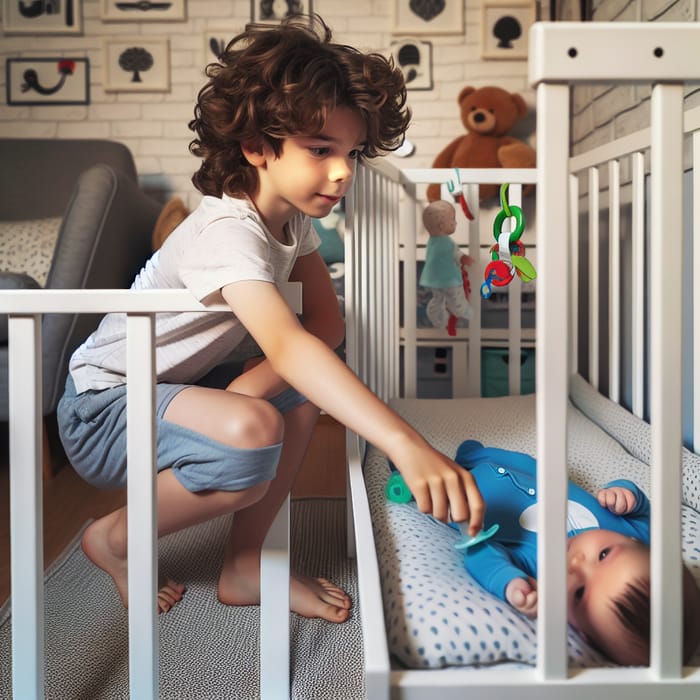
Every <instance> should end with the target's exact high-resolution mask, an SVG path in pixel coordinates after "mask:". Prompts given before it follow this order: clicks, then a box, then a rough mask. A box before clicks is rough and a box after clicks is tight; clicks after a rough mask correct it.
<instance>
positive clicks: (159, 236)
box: [151, 197, 190, 252]
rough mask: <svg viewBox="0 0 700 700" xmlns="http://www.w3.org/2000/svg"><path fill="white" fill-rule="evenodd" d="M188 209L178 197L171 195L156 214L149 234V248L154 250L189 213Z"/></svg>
mask: <svg viewBox="0 0 700 700" xmlns="http://www.w3.org/2000/svg"><path fill="white" fill-rule="evenodd" d="M189 213H190V212H189V210H188V209H187V207H186V206H185V203H184V202H183V201H182V200H181V199H180V198H179V197H173V199H171V200H170V201H169V202H166V204H165V206H164V207H163V209H162V210H161V212H160V214H159V215H158V219H157V220H156V223H155V225H154V227H153V234H152V235H151V248H152V249H153V251H154V252H155V251H156V250H158V248H160V247H161V245H163V241H165V239H166V238H167V237H168V236H169V235H170V234H171V233H172V232H173V231H174V230H175V229H176V228H177V226H178V224H180V223H182V222H183V221H184V220H185V219H186V218H187V216H188V215H189Z"/></svg>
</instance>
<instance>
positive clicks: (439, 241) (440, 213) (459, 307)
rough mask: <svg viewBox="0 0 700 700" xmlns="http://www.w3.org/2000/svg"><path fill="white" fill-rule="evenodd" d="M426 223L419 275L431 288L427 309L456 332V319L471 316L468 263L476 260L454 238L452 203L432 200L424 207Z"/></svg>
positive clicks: (435, 320) (433, 320) (433, 318)
mask: <svg viewBox="0 0 700 700" xmlns="http://www.w3.org/2000/svg"><path fill="white" fill-rule="evenodd" d="M423 225H424V226H425V229H426V231H427V232H428V234H429V236H430V237H429V238H428V245H427V247H426V249H425V265H424V266H423V270H422V272H421V275H420V279H419V283H420V285H421V286H422V287H426V288H427V289H429V290H430V291H431V298H430V300H429V301H428V305H427V307H426V310H425V311H426V314H427V316H428V319H429V320H430V323H432V324H433V326H435V328H446V329H447V330H448V333H449V334H450V335H455V334H456V328H455V327H456V320H457V319H458V318H464V319H467V320H469V319H470V318H471V317H472V308H471V306H470V305H469V291H468V290H469V276H468V275H467V271H466V269H465V267H466V266H468V265H471V264H472V263H473V262H474V260H473V258H472V257H470V256H469V255H464V254H463V253H462V251H461V250H460V249H459V247H458V246H457V244H456V243H455V242H454V240H453V239H452V238H451V235H452V234H453V233H454V232H455V229H456V228H457V215H456V212H455V207H454V205H453V204H451V203H450V202H447V201H444V200H439V201H437V202H432V203H431V204H429V205H428V206H427V207H426V208H425V210H424V211H423Z"/></svg>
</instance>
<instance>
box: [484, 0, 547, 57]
mask: <svg viewBox="0 0 700 700" xmlns="http://www.w3.org/2000/svg"><path fill="white" fill-rule="evenodd" d="M534 21H535V3H534V1H533V0H483V4H482V6H481V56H482V58H498V59H520V60H527V57H528V53H529V49H530V46H529V36H530V27H531V26H532V24H533V22H534Z"/></svg>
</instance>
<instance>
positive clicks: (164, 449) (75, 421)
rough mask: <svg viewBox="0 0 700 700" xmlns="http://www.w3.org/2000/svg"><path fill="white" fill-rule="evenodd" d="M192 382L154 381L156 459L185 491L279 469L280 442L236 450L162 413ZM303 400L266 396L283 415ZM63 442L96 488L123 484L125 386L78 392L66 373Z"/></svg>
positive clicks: (258, 478) (245, 484)
mask: <svg viewBox="0 0 700 700" xmlns="http://www.w3.org/2000/svg"><path fill="white" fill-rule="evenodd" d="M189 386H191V385H190V384H165V383H158V384H156V429H157V448H156V464H157V469H158V471H161V470H163V469H172V470H173V473H174V474H175V476H176V478H177V479H178V481H180V483H181V484H182V485H183V486H184V487H185V488H186V489H188V490H189V491H204V490H208V489H214V490H217V491H240V490H243V489H247V488H250V487H251V486H255V485H256V484H259V483H263V482H266V481H270V480H272V479H273V478H274V477H275V474H276V473H277V463H278V462H279V457H280V452H281V450H282V443H278V444H275V445H268V446H267V447H261V448H257V449H240V448H235V447H230V446H229V445H225V444H223V443H220V442H217V441H216V440H213V439H212V438H210V437H207V436H205V435H201V434H200V433H197V432H195V431H194V430H190V429H189V428H185V427H183V426H181V425H177V424H176V423H172V422H170V421H167V420H165V419H164V418H163V414H164V413H165V410H166V408H167V407H168V404H169V403H170V401H171V400H172V399H173V397H174V396H175V395H176V394H178V393H179V392H180V391H182V390H183V389H187V388H188V387H189ZM305 401H306V398H305V397H304V396H302V395H301V394H300V393H299V392H297V391H296V390H295V389H291V388H290V389H287V390H286V391H283V392H282V393H280V394H279V395H278V396H275V397H274V398H272V399H270V403H271V404H272V405H273V406H274V407H275V408H276V409H277V410H278V411H279V412H280V413H282V414H284V413H287V412H288V411H291V410H292V409H294V408H296V407H297V406H300V405H301V404H302V403H304V402H305ZM57 417H58V427H59V433H60V436H61V442H62V443H63V447H64V449H65V451H66V455H67V457H68V459H69V460H70V462H71V464H72V465H73V468H74V469H75V470H76V472H78V474H80V476H82V477H83V479H85V480H86V481H87V482H88V483H90V484H92V485H94V486H97V487H99V488H123V487H125V486H126V474H127V464H126V385H121V386H117V387H112V388H110V389H102V390H100V391H92V390H88V391H84V392H82V393H81V394H76V391H75V385H74V384H73V380H72V378H71V376H70V374H69V375H68V378H67V380H66V389H65V392H64V394H63V397H62V398H61V400H60V401H59V404H58V409H57Z"/></svg>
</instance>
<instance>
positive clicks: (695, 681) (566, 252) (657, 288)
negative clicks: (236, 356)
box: [346, 22, 700, 700]
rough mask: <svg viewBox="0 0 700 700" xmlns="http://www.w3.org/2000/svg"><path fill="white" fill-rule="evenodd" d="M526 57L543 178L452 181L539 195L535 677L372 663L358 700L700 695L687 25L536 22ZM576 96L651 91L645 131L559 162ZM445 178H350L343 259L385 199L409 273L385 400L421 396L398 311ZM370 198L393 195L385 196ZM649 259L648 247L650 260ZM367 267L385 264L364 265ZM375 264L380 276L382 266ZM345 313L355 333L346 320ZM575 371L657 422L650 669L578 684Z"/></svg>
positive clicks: (697, 36)
mask: <svg viewBox="0 0 700 700" xmlns="http://www.w3.org/2000/svg"><path fill="white" fill-rule="evenodd" d="M622 44H624V46H625V47H626V58H625V61H624V62H620V61H619V59H613V58H611V56H612V55H613V54H614V55H615V56H616V55H617V52H618V47H619V46H620V45H622ZM530 47H531V64H530V79H531V82H532V83H533V84H534V85H536V86H537V120H538V123H537V128H538V134H540V137H539V138H538V142H537V151H538V155H537V157H538V163H537V171H536V175H535V174H534V173H529V172H520V173H508V174H505V173H504V172H503V171H498V172H495V173H488V172H478V171H474V172H470V171H460V179H461V181H462V182H463V183H467V184H465V186H464V193H465V195H466V196H467V198H468V200H469V201H472V198H473V197H474V193H475V190H474V188H475V187H476V186H477V185H478V183H480V182H481V183H486V182H492V181H493V180H492V179H491V178H496V179H495V181H496V182H503V181H504V180H506V181H511V182H521V183H523V184H525V183H528V182H532V181H535V182H536V198H537V213H536V226H537V269H538V280H537V302H536V303H537V328H536V347H537V354H536V375H537V399H536V400H537V459H538V493H539V498H540V502H541V503H542V505H543V507H541V508H540V509H539V510H538V513H539V522H538V532H539V536H538V537H539V540H538V542H539V545H538V572H539V576H538V584H539V590H540V605H539V616H538V630H537V633H538V665H537V667H536V668H535V669H532V670H531V671H530V670H520V669H518V670H515V671H508V670H506V669H504V668H502V667H499V669H498V671H497V672H495V673H493V674H490V673H489V672H488V671H483V670H479V671H474V670H464V671H460V670H453V669H451V670H450V671H449V672H445V673H442V672H435V671H431V672H430V673H427V672H423V671H419V670H415V671H413V670H406V671H403V670H402V671H398V670H396V671H390V670H389V665H388V663H387V664H386V665H383V666H382V665H381V664H379V663H377V664H375V665H374V666H373V667H371V668H368V678H369V675H370V674H371V676H372V678H371V683H370V682H368V688H370V687H371V688H372V689H374V690H375V691H376V694H375V695H370V694H369V693H368V696H369V697H388V695H389V694H391V695H392V697H397V698H398V697H401V698H426V697H432V696H437V695H436V694H437V693H439V696H440V697H441V698H457V697H464V693H465V689H467V688H468V689H469V692H474V693H478V694H479V697H485V698H504V697H509V696H510V695H511V694H512V692H513V691H514V690H517V693H518V695H519V696H522V697H525V698H560V697H563V696H566V697H567V698H569V697H571V698H584V697H585V698H589V697H590V695H591V693H595V692H599V693H601V694H602V695H603V696H605V697H611V696H612V695H613V694H614V695H615V697H624V698H649V699H650V700H651V698H658V697H660V696H661V695H662V694H663V693H666V692H669V693H670V694H671V696H672V697H674V698H686V697H687V698H690V697H696V696H697V693H698V688H699V687H700V670H699V669H689V668H685V669H684V668H682V662H681V658H682V649H681V640H680V636H679V635H678V633H677V631H678V630H679V629H681V627H682V625H681V612H682V610H681V605H682V603H681V600H682V598H681V595H680V591H681V588H680V585H681V579H680V572H681V547H680V542H681V529H680V507H681V504H680V502H679V494H680V492H681V444H682V440H681V431H680V426H681V423H682V409H681V396H682V394H683V391H682V386H681V378H682V369H681V368H682V362H681V360H682V358H681V343H682V337H683V325H684V320H685V322H687V321H688V320H689V319H690V318H692V319H693V320H692V324H693V342H692V348H693V350H692V356H693V358H697V357H698V356H700V291H699V290H700V285H698V284H697V283H695V284H693V285H692V287H690V288H688V287H686V288H684V287H683V276H684V275H686V274H688V271H689V270H691V271H694V274H695V275H697V274H699V273H698V270H700V267H698V260H700V246H698V245H695V246H694V247H693V261H694V262H693V263H692V264H688V265H686V268H685V269H684V270H682V268H683V266H682V263H681V262H680V260H679V258H680V257H681V255H682V254H681V253H679V251H682V250H683V239H682V231H683V225H684V215H683V199H682V192H683V181H682V177H683V168H684V167H686V168H692V169H693V172H695V166H694V163H695V160H694V156H697V155H700V136H698V135H697V133H696V132H698V129H700V115H699V114H698V113H697V110H696V111H690V112H688V113H685V114H684V111H683V87H682V81H684V80H695V81H697V80H698V79H700V61H698V60H697V59H698V58H700V26H698V25H697V24H696V23H655V24H654V25H648V24H645V23H617V22H616V23H603V22H595V23H590V22H586V23H536V24H535V26H534V27H533V29H532V32H531V37H530ZM691 57H694V58H695V59H696V60H695V61H693V60H692V58H691ZM584 82H605V83H611V82H612V83H625V82H632V83H635V82H647V83H652V84H653V87H652V97H651V127H650V128H649V129H645V130H643V131H641V132H639V133H637V134H633V135H630V136H626V137H625V138H622V139H619V140H617V141H615V142H614V143H613V144H611V145H610V146H605V147H601V148H599V149H594V150H593V151H590V152H589V153H586V154H583V155H580V156H576V157H574V158H570V157H569V118H568V115H569V108H570V107H569V92H570V88H571V86H573V85H576V84H578V83H584ZM691 132H692V135H691ZM684 133H685V134H686V136H685V137H684ZM684 147H685V154H686V158H685V161H684ZM649 173H651V176H650V178H648V177H647V176H648V174H649ZM453 177H454V172H453V171H430V170H426V171H421V170H402V171H398V170H396V169H393V168H392V167H391V164H387V163H384V164H382V165H381V167H374V166H373V167H372V168H371V169H364V170H361V171H360V173H359V174H358V186H357V188H356V194H355V202H354V209H352V210H351V211H350V215H349V217H348V221H349V224H350V226H349V228H348V233H347V234H346V235H347V236H348V237H349V240H348V239H346V246H347V250H348V251H353V250H354V251H356V252H357V255H356V257H355V258H353V263H354V264H355V265H356V266H358V267H365V266H367V265H368V264H369V265H372V264H375V262H374V259H373V258H366V257H364V248H363V247H362V246H372V245H373V243H374V242H376V241H377V240H381V237H382V236H383V235H384V229H383V228H382V227H381V226H380V225H379V224H378V222H377V220H376V214H375V208H376V207H377V206H378V202H380V201H381V202H383V204H382V205H381V206H383V207H388V208H389V209H390V210H391V211H393V212H394V215H395V216H396V219H397V221H399V222H400V226H399V228H400V235H399V237H398V240H396V237H395V238H393V239H392V244H391V246H392V250H393V255H395V256H396V259H397V260H399V259H400V260H401V261H402V262H403V265H404V270H403V280H402V292H401V293H402V294H403V308H404V316H403V318H402V319H400V321H399V327H398V330H397V329H396V328H394V329H392V331H391V332H392V333H394V334H398V336H399V345H400V346H402V347H403V349H404V352H405V358H404V372H405V375H406V376H405V377H404V378H403V379H404V384H403V385H402V386H400V387H399V388H398V389H397V387H396V383H395V382H396V381H397V379H396V377H395V376H394V377H393V380H392V381H393V383H392V384H391V386H393V387H394V393H390V394H389V396H399V395H404V396H414V395H415V393H414V389H415V387H414V386H412V385H411V381H412V378H413V377H415V366H414V365H412V364H411V363H412V359H411V358H412V357H413V356H414V350H415V348H416V347H418V346H419V344H420V340H421V339H420V337H419V334H418V332H417V329H415V328H414V327H411V320H410V318H409V316H410V314H409V313H407V312H406V310H407V309H410V310H412V309H414V308H415V292H414V290H415V277H413V278H411V275H412V274H414V272H413V271H414V270H415V260H416V258H415V257H412V256H413V253H412V251H414V252H415V250H416V240H417V238H416V230H417V225H416V221H417V220H418V219H417V216H416V214H417V212H416V208H417V206H419V204H417V202H419V189H418V188H420V187H421V185H422V184H423V183H426V182H436V181H443V182H446V181H449V180H450V179H451V178H453ZM499 178H500V179H499ZM530 178H533V179H530ZM647 180H648V182H647ZM699 181H700V178H697V177H695V178H694V184H693V189H692V199H693V201H694V202H697V201H700V198H699V197H698V195H699V194H700V185H699V184H698V182H699ZM380 183H387V184H382V185H381V186H380ZM383 188H384V189H383ZM647 191H648V192H649V195H647ZM387 193H388V194H387ZM423 206H424V203H423ZM582 206H583V207H585V208H583V209H582V208H581V207H582ZM625 206H628V207H629V209H630V212H631V214H630V219H631V222H630V224H629V232H630V233H629V235H628V236H626V234H624V233H623V227H622V226H621V223H620V211H621V209H623V208H624V207H625ZM603 212H605V214H603ZM603 219H605V222H606V223H605V227H606V231H609V233H607V238H608V246H607V247H606V246H604V245H603V241H602V239H601V229H600V225H601V221H602V220H603ZM586 220H587V231H585V235H587V237H588V241H587V242H588V245H587V247H586V248H585V249H584V248H583V247H582V246H581V245H579V237H583V235H584V231H583V226H585V225H586ZM694 226H695V229H694V235H692V239H693V240H694V241H697V240H698V226H700V213H698V207H697V206H696V207H694ZM566 232H569V235H566ZM468 238H469V243H470V253H471V254H472V255H473V256H474V257H476V256H475V255H474V251H475V250H476V248H475V247H474V244H475V243H477V242H476V241H474V239H473V237H472V235H471V232H470V233H469V236H468ZM368 240H369V241H370V242H369V243H368V242H367V241H368ZM646 245H650V248H649V249H648V252H645V246H646ZM625 246H627V247H625ZM601 252H602V253H603V255H602V257H601ZM372 254H373V255H377V254H378V253H377V251H376V250H375V251H373V253H372ZM368 260H370V261H371V262H369V263H368V262H366V261H368ZM608 260H609V262H608ZM377 264H379V263H377ZM386 264H387V263H386V262H384V261H382V262H381V265H383V266H384V265H386ZM693 266H694V267H693ZM580 270H585V273H584V272H580ZM604 273H607V275H608V279H607V282H608V284H609V286H610V289H611V293H610V295H609V299H608V303H607V305H606V308H605V309H603V308H602V303H601V302H602V297H601V295H600V293H599V290H600V288H601V287H604V286H605V282H603V281H602V280H603V275H604ZM352 274H353V276H354V281H353V284H354V285H355V287H353V295H352V297H351V298H349V299H348V300H347V301H348V302H349V304H350V311H349V315H350V316H351V317H352V319H351V321H352V327H349V329H348V334H349V338H350V339H351V340H352V343H351V346H352V352H351V353H350V354H349V361H350V363H351V365H352V366H354V367H355V368H356V369H358V371H359V373H360V376H363V377H364V376H365V372H366V370H367V369H368V366H369V365H370V364H371V358H372V354H371V352H370V353H369V354H368V355H366V356H363V353H365V352H367V350H366V349H365V348H364V345H363V342H364V341H363V337H364V335H365V334H367V333H375V332H376V328H377V324H376V323H375V325H372V324H373V321H371V320H368V319H372V318H373V316H372V314H378V313H379V312H378V311H376V310H373V309H372V308H369V310H368V311H367V316H365V309H366V307H371V305H372V295H371V293H370V292H371V286H370V285H369V284H365V283H363V282H362V279H359V280H358V278H356V277H355V275H356V274H358V275H361V274H365V275H371V274H372V273H371V272H368V271H365V272H363V273H360V272H357V273H356V272H352ZM584 274H585V277H584V276H583V275H584ZM695 279H697V278H695ZM363 284H365V286H364V287H363ZM356 287H359V288H356ZM621 289H631V290H632V291H630V292H626V294H628V295H629V296H630V299H628V300H627V301H630V300H631V307H632V312H631V318H627V317H625V316H624V315H623V311H622V308H623V307H624V306H625V303H624V302H625V301H626V299H625V298H622V297H621V295H622V294H624V293H625V292H622V291H620V290H621ZM565 290H568V293H567V292H565ZM684 292H685V293H684ZM645 298H646V299H647V300H648V301H646V302H645ZM691 304H692V305H691ZM353 305H356V306H354V308H355V309H357V310H358V311H357V316H358V318H355V317H354V315H353V314H354V312H353ZM586 307H587V308H588V318H586V319H584V318H583V316H582V315H580V309H581V308H584V309H585V308H586ZM691 314H692V316H691ZM472 326H473V327H472ZM370 328H372V330H370ZM509 332H510V331H509ZM464 336H465V340H466V344H467V346H468V348H469V350H468V353H469V355H468V356H469V362H470V365H469V369H468V370H467V376H468V379H467V386H468V389H469V391H472V392H473V390H474V388H475V384H474V379H473V376H472V375H471V374H470V372H472V371H474V367H475V366H476V367H478V357H477V352H476V350H477V349H478V347H479V345H480V343H481V342H483V338H484V335H483V331H482V329H481V327H480V319H479V317H478V314H476V318H475V319H472V320H471V321H470V328H468V329H466V331H464ZM388 337H389V336H387V338H388ZM516 337H517V332H516ZM564 339H566V341H565V340H564ZM377 342H389V341H388V339H387V340H386V341H385V340H384V339H382V340H381V341H377V340H376V339H373V343H374V344H375V345H376V344H377ZM455 342H457V341H455ZM601 345H606V348H605V353H604V354H602V353H601V352H600V349H599V348H600V346H601ZM370 347H373V346H370ZM392 347H393V346H392ZM608 348H609V349H608ZM388 352H391V349H389V350H388ZM355 363H356V364H355ZM699 365H700V363H698V361H697V360H695V362H694V364H693V367H692V372H693V375H692V376H693V377H694V379H693V382H692V385H693V388H692V389H691V392H692V402H693V403H692V406H693V413H694V429H693V440H694V446H695V448H696V449H697V445H698V444H700V443H699V442H698V441H699V440H700V430H698V426H699V425H700V404H699V401H700V398H699V395H700V366H699ZM371 371H372V372H380V371H381V370H379V369H375V368H372V370H371ZM576 372H580V373H582V374H584V376H586V377H587V378H589V380H590V381H591V383H592V384H593V385H594V386H596V387H597V388H599V389H600V390H601V391H603V392H604V393H607V394H608V395H609V396H610V398H611V400H613V401H615V402H621V403H624V402H625V401H624V399H625V396H624V395H625V393H629V394H630V396H631V397H632V398H631V400H630V404H631V408H632V410H633V411H634V412H635V413H637V415H640V416H644V417H645V418H646V417H647V414H648V417H649V419H650V423H651V460H650V461H651V470H652V485H651V489H652V492H653V502H654V507H653V509H652V514H651V552H652V554H651V557H652V563H651V579H652V601H651V604H652V621H651V659H650V666H649V667H648V668H646V669H585V670H580V671H573V670H570V669H569V668H568V660H567V645H566V626H567V625H566V613H565V611H566V601H565V590H566V586H565V532H566V528H565V522H566V492H567V474H566V470H565V469H562V465H565V464H566V463H567V434H566V433H567V425H566V416H567V405H568V385H569V379H570V376H571V374H572V373H576ZM647 373H648V374H647ZM370 375H371V373H370ZM399 383H400V382H399ZM511 387H512V384H511ZM645 387H648V396H645ZM474 393H475V392H474ZM647 402H648V408H647V407H646V406H647ZM348 445H349V464H350V483H351V486H352V488H353V490H354V489H355V488H358V489H363V488H364V485H363V482H362V474H361V466H358V465H359V463H360V459H361V456H362V450H363V445H362V444H361V442H360V441H355V440H354V439H352V436H349V439H348ZM355 501H357V503H358V504H359V506H354V507H356V508H358V507H359V508H362V509H365V508H366V502H365V501H364V500H363V498H362V494H359V495H358V494H355V493H353V502H355ZM369 534H370V535H371V528H370V533H369ZM368 536H369V535H368ZM373 557H375V558H376V553H374V552H373V551H372V549H371V548H370V549H369V553H367V552H365V553H360V552H358V571H359V570H360V568H361V564H360V562H361V561H362V560H363V559H366V560H368V561H367V562H366V563H365V564H364V565H363V566H365V567H366V568H367V569H368V570H371V569H372V568H373V566H374V565H375V564H376V561H374V562H373V560H372V559H373ZM360 578H362V573H361V571H360ZM374 580H375V581H377V580H378V576H376V575H375V578H374ZM361 585H362V581H361ZM368 589H369V586H368ZM368 595H370V596H371V598H370V599H369V602H368V599H367V598H365V597H364V596H363V598H362V601H363V602H362V605H363V607H365V606H368V607H369V609H370V610H371V614H372V615H373V616H375V618H374V619H373V620H372V623H374V625H375V626H373V630H374V631H373V632H368V631H367V629H366V626H365V639H366V642H367V641H369V643H370V644H371V645H372V646H373V647H374V648H377V649H378V651H377V657H376V658H377V659H383V660H386V661H388V652H387V649H386V645H385V643H384V641H383V640H382V641H381V642H380V641H378V637H379V636H380V635H381V634H382V632H383V630H380V629H378V627H377V626H376V624H377V623H376V620H377V619H379V620H381V619H383V618H382V617H380V616H381V613H382V604H381V596H380V595H378V593H377V591H376V590H374V591H371V590H370V591H369V593H368ZM368 637H371V639H369V640H368ZM430 693H433V694H435V695H431V694H430Z"/></svg>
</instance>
